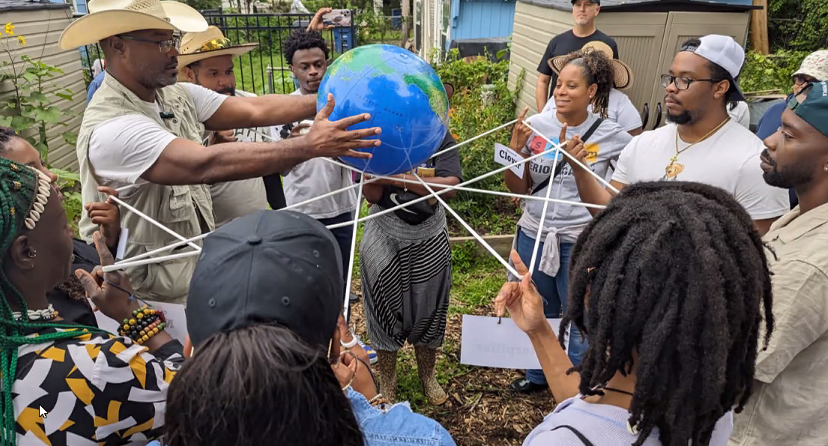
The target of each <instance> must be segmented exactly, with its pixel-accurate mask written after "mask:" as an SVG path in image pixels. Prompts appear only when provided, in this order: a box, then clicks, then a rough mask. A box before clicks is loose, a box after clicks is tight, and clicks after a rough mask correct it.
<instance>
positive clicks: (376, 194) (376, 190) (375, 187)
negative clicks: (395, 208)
mask: <svg viewBox="0 0 828 446" xmlns="http://www.w3.org/2000/svg"><path fill="white" fill-rule="evenodd" d="M362 196H364V197H365V201H367V202H369V203H371V204H376V203H379V201H380V199H381V198H382V186H380V185H379V184H363V185H362Z"/></svg>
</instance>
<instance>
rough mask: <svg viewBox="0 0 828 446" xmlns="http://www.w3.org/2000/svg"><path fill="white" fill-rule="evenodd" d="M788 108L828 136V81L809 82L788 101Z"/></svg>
mask: <svg viewBox="0 0 828 446" xmlns="http://www.w3.org/2000/svg"><path fill="white" fill-rule="evenodd" d="M803 96H804V97H805V98H804V99H802V97H803ZM800 99H802V102H800V101H799V100H800ZM788 108H789V109H791V110H792V111H793V112H794V113H796V115H797V116H799V117H800V118H802V119H803V120H804V121H805V122H807V123H808V124H811V126H813V127H814V128H815V129H817V131H819V133H822V134H823V135H825V136H828V82H826V81H822V82H814V83H812V84H809V85H808V86H807V87H805V89H803V90H802V92H801V93H800V94H799V95H797V96H794V97H792V98H791V99H790V100H789V101H788Z"/></svg>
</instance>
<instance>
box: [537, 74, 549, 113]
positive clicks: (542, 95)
mask: <svg viewBox="0 0 828 446" xmlns="http://www.w3.org/2000/svg"><path fill="white" fill-rule="evenodd" d="M548 100H549V82H548V81H547V82H543V81H538V85H537V87H536V88H535V103H536V105H537V106H538V113H540V112H541V111H542V110H543V107H545V106H546V101H548Z"/></svg>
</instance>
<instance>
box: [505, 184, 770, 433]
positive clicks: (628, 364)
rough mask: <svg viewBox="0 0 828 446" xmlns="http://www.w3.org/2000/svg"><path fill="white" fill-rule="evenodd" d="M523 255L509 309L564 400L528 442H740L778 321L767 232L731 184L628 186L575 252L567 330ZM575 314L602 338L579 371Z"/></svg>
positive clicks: (508, 290) (585, 329)
mask: <svg viewBox="0 0 828 446" xmlns="http://www.w3.org/2000/svg"><path fill="white" fill-rule="evenodd" d="M512 260H513V261H514V262H515V266H516V268H517V271H518V272H519V273H520V274H521V275H522V276H523V279H522V281H521V282H510V283H506V284H505V285H503V288H501V291H500V293H499V294H498V296H497V298H496V300H495V309H496V313H497V314H498V315H503V313H504V311H505V310H509V313H510V314H511V316H512V318H513V319H514V321H515V323H516V324H517V326H518V327H520V329H521V330H523V331H524V332H526V333H527V334H528V335H529V338H530V339H531V341H532V345H533V346H534V349H535V353H536V354H537V356H538V359H539V361H540V364H541V366H542V367H543V371H544V374H545V375H546V378H547V382H548V383H549V387H550V389H551V390H552V394H553V396H554V397H555V400H556V401H558V402H559V404H558V406H557V407H556V408H555V411H554V412H553V413H552V414H551V415H549V416H548V417H546V419H544V421H543V423H541V425H540V426H538V427H537V428H536V429H535V430H533V431H532V433H531V434H530V435H529V437H528V438H527V439H526V441H525V442H524V446H546V445H556V446H560V445H584V444H594V445H596V446H628V445H631V444H632V445H634V446H641V445H644V446H659V445H663V446H706V445H715V446H723V445H725V444H726V443H727V437H728V436H729V435H730V431H731V427H732V425H731V422H732V420H731V417H730V411H731V410H733V409H734V408H735V409H736V411H737V412H738V411H739V410H741V408H742V407H743V406H744V404H745V402H746V401H747V400H748V397H750V394H751V386H752V385H753V379H754V364H755V361H756V356H757V350H758V349H759V345H758V344H759V340H760V332H761V330H760V325H763V324H762V322H763V321H762V316H763V312H764V315H766V317H765V320H764V327H765V330H764V333H765V335H764V342H765V344H766V343H767V339H768V337H769V336H770V334H771V330H772V328H773V318H772V316H771V312H770V309H771V305H772V302H771V282H770V274H769V271H768V264H767V259H766V257H765V252H764V248H763V246H762V240H761V239H760V237H759V232H758V231H757V230H756V229H755V228H754V227H753V225H752V223H751V219H750V217H749V216H748V214H747V213H746V212H745V211H744V209H743V208H742V207H741V206H740V205H739V204H738V203H737V202H736V201H735V200H734V199H733V198H731V196H730V195H729V194H728V193H727V192H725V191H723V190H721V189H719V188H715V187H712V186H707V185H702V184H698V183H685V182H658V183H639V184H636V185H632V186H629V187H627V188H625V189H624V190H623V191H621V193H620V194H619V195H618V196H617V197H615V199H613V201H612V202H610V204H609V205H608V206H607V208H606V210H604V211H603V212H601V213H599V214H598V215H597V216H596V217H595V219H593V220H592V222H590V224H589V226H588V227H587V228H586V229H585V230H584V232H583V233H582V234H581V236H580V237H579V238H578V242H577V243H576V244H575V248H574V249H573V251H572V269H571V275H570V294H569V313H568V314H567V315H566V316H564V318H563V321H562V322H561V332H560V334H559V338H556V336H555V333H554V332H553V331H552V329H551V328H550V325H549V323H548V322H547V320H546V317H545V316H544V314H543V304H542V303H541V297H540V295H539V294H538V292H537V289H536V288H535V285H534V283H533V282H532V281H531V277H530V276H529V274H527V269H526V266H525V265H524V264H523V262H521V261H520V257H519V256H518V255H517V254H516V253H515V252H512ZM570 322H572V323H573V324H575V325H576V326H577V327H578V328H580V330H581V332H582V333H583V334H585V335H586V337H587V339H588V341H589V343H588V345H589V347H588V349H587V352H586V355H585V357H584V360H583V362H582V363H581V365H580V366H579V367H575V368H574V369H573V368H572V367H571V362H570V361H569V359H568V358H567V355H566V353H565V352H564V350H563V348H562V345H563V341H564V340H565V336H566V334H565V331H566V325H567V324H568V323H570ZM558 339H560V342H559V341H558ZM780 444H781V443H780Z"/></svg>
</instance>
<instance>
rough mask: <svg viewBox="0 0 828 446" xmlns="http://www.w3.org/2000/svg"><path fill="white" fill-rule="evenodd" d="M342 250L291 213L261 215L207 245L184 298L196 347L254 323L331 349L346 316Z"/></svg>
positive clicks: (315, 225)
mask: <svg viewBox="0 0 828 446" xmlns="http://www.w3.org/2000/svg"><path fill="white" fill-rule="evenodd" d="M341 256H342V255H341V253H340V252H339V246H338V245H337V243H336V239H335V238H334V236H333V234H331V232H330V231H329V230H328V229H327V228H326V227H325V226H324V225H323V224H322V223H320V222H318V221H316V220H315V219H313V218H311V217H308V216H307V215H304V214H300V213H298V212H293V211H269V210H268V211H259V212H256V213H254V214H250V215H246V216H244V217H240V218H237V219H235V220H233V221H232V222H230V223H228V224H226V225H224V226H223V227H221V228H220V229H218V230H217V231H215V232H214V233H213V234H210V235H209V236H207V238H205V239H204V247H203V248H202V251H201V256H200V257H199V260H198V264H197V265H196V268H195V272H194V273H193V278H192V281H191V282H190V292H189V296H188V299H187V309H186V313H187V330H188V331H189V334H190V340H191V341H192V343H193V346H194V347H198V345H199V344H201V343H202V342H203V341H204V340H206V339H207V338H208V337H210V336H211V335H213V334H215V333H217V332H220V331H229V330H233V329H236V328H241V327H245V326H249V325H254V324H274V325H278V326H282V327H285V328H288V329H290V330H292V331H293V332H295V333H296V334H298V335H299V337H300V338H302V339H303V340H305V341H306V342H308V343H309V344H312V345H318V346H322V347H324V348H325V349H327V347H328V344H329V342H330V340H331V338H332V336H333V334H334V330H335V329H336V324H337V320H338V318H339V314H340V312H341V311H342V308H343V303H344V295H345V284H344V282H343V278H342V261H341V258H342V257H341Z"/></svg>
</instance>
